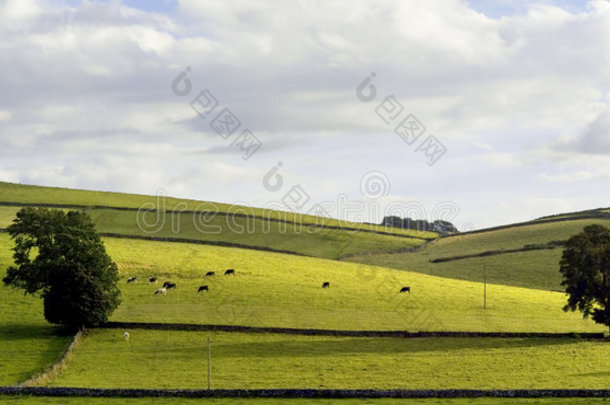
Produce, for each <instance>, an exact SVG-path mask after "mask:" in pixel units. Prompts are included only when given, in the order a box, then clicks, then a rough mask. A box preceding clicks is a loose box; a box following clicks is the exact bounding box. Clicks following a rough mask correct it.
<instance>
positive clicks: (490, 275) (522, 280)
mask: <svg viewBox="0 0 610 405" xmlns="http://www.w3.org/2000/svg"><path fill="white" fill-rule="evenodd" d="M593 223H601V224H604V225H607V226H610V220H575V221H566V222H553V223H547V224H534V225H529V226H522V227H515V228H507V229H502V230H497V231H490V232H482V233H475V234H466V235H458V236H451V237H446V238H440V239H437V240H435V241H433V242H430V243H427V244H426V245H424V246H423V247H422V248H421V249H419V250H417V251H415V252H408V253H393V254H392V253H365V254H361V255H355V256H351V257H348V258H346V259H345V260H346V261H350V262H355V263H361V264H368V265H376V266H383V267H390V268H394V269H403V270H409V271H416V272H420V273H424V274H429V275H434V276H439V277H446V278H452V279H459V280H468V281H479V282H483V279H484V270H485V267H487V281H488V282H489V283H494V284H505V285H512V286H519V287H529V288H539V289H545V290H561V289H562V287H561V285H560V283H561V275H560V273H559V260H560V258H561V253H562V249H561V247H559V248H555V249H542V250H530V251H523V252H512V253H503V254H499V255H494V256H485V257H474V258H467V259H459V260H452V261H448V262H441V263H432V262H431V261H432V260H434V259H437V258H442V257H451V256H461V255H469V254H477V253H482V252H485V251H491V250H502V249H517V248H521V247H523V246H525V245H528V244H546V243H548V242H551V241H555V240H567V239H568V238H569V237H570V236H572V235H574V234H576V233H578V232H581V231H582V229H583V228H584V227H585V226H586V225H590V224H593Z"/></svg>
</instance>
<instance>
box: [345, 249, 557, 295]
mask: <svg viewBox="0 0 610 405" xmlns="http://www.w3.org/2000/svg"><path fill="white" fill-rule="evenodd" d="M561 252H562V250H561V249H548V250H532V251H526V252H515V253H504V254H500V255H496V256H487V257H475V258H468V259H460V260H454V261H450V262H442V263H431V262H430V255H429V253H430V252H429V250H428V249H422V250H421V251H417V252H412V253H409V254H364V255H358V256H352V257H350V258H348V259H346V260H348V261H350V262H355V263H362V264H369V265H377V266H383V267H390V268H394V269H405V270H410V271H416V272H418V273H424V274H429V275H432V276H438V277H444V278H451V279H456V280H468V281H477V282H483V281H484V279H485V273H487V282H488V283H490V284H505V285H512V286H518V287H527V288H537V289H542V290H550V291H553V290H557V291H559V290H562V287H561V274H560V273H559V260H560V258H561Z"/></svg>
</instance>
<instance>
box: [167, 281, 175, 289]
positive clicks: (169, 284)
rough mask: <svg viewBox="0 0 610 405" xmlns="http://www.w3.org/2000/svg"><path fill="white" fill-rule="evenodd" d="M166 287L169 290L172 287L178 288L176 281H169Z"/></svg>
mask: <svg viewBox="0 0 610 405" xmlns="http://www.w3.org/2000/svg"><path fill="white" fill-rule="evenodd" d="M165 288H167V289H168V290H169V289H172V288H174V289H175V288H176V283H167V287H165Z"/></svg>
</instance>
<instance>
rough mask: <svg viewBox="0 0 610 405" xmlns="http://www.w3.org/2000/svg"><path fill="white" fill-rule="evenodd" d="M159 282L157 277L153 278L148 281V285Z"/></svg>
mask: <svg viewBox="0 0 610 405" xmlns="http://www.w3.org/2000/svg"><path fill="white" fill-rule="evenodd" d="M157 281H158V279H157V277H151V278H149V279H148V284H153V283H155V284H157Z"/></svg>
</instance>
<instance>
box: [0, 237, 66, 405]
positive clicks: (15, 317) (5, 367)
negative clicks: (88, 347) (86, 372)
mask: <svg viewBox="0 0 610 405" xmlns="http://www.w3.org/2000/svg"><path fill="white" fill-rule="evenodd" d="M0 241H1V242H0V246H1V249H2V254H0V269H1V270H0V278H2V277H4V275H5V269H6V267H7V266H8V265H9V264H10V263H12V259H11V256H10V252H8V251H7V248H8V245H7V242H8V237H7V235H6V234H0ZM71 338H72V336H71V335H70V334H66V333H61V332H60V331H59V330H57V329H56V328H55V327H53V326H51V325H50V324H48V323H47V322H46V321H45V320H44V317H43V315H42V301H41V300H40V299H39V298H37V297H32V296H24V295H23V292H20V291H18V290H13V289H10V288H7V287H4V286H3V285H2V284H0V385H12V384H17V383H19V382H22V381H24V380H27V379H28V378H29V377H30V376H32V375H33V374H35V373H37V372H39V371H41V370H42V369H44V368H45V367H48V366H50V365H52V364H53V363H54V362H55V361H57V360H58V359H59V357H60V356H61V354H62V353H63V351H64V350H65V349H66V348H67V346H68V345H69V344H70V341H71ZM0 400H1V397H0Z"/></svg>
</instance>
